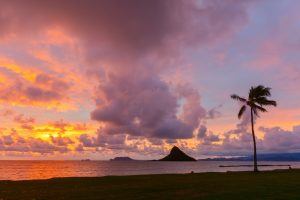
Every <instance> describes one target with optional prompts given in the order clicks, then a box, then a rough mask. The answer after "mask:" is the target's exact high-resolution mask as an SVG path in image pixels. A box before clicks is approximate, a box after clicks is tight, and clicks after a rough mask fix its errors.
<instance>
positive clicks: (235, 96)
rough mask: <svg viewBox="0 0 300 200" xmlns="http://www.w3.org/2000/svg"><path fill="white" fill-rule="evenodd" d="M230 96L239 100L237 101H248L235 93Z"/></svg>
mask: <svg viewBox="0 0 300 200" xmlns="http://www.w3.org/2000/svg"><path fill="white" fill-rule="evenodd" d="M230 97H231V98H232V99H234V100H237V101H240V102H246V101H247V100H246V99H245V98H243V97H240V96H238V95H236V94H233V95H231V96H230Z"/></svg>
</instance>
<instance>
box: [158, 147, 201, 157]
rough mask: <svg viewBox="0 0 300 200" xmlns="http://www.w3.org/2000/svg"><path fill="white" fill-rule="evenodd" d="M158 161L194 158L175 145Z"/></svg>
mask: <svg viewBox="0 0 300 200" xmlns="http://www.w3.org/2000/svg"><path fill="white" fill-rule="evenodd" d="M158 161H196V159H195V158H192V157H190V156H188V155H186V154H185V153H184V152H183V151H181V150H180V149H179V148H178V147H177V146H174V147H173V148H172V149H171V152H170V154H169V155H167V156H166V157H164V158H162V159H159V160H158Z"/></svg>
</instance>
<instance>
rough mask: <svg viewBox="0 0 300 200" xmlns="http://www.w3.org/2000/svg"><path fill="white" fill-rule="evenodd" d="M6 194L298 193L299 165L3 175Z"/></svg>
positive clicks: (2, 199)
mask: <svg viewBox="0 0 300 200" xmlns="http://www.w3.org/2000/svg"><path fill="white" fill-rule="evenodd" d="M6 199H17V200H26V199H30V200H33V199H35V200H38V199H43V200H44V199H55V200H60V199H72V200H75V199H82V200H83V199H84V200H89V199H105V200H107V199H118V200H122V199H155V200H156V199H172V200H177V199H185V200H188V199H216V200H219V199H242V200H245V199H263V200H266V199H272V200H273V199H285V200H286V199H300V170H287V171H272V172H271V171H270V172H260V173H257V174H254V173H252V172H234V173H202V174H181V175H179V174H171V175H141V176H107V177H99V178H55V179H49V180H34V181H0V200H6Z"/></svg>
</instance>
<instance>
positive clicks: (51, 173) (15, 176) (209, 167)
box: [0, 160, 300, 180]
mask: <svg viewBox="0 0 300 200" xmlns="http://www.w3.org/2000/svg"><path fill="white" fill-rule="evenodd" d="M251 164H252V162H245V161H197V162H158V161H4V160H3V161H0V180H31V179H49V178H54V177H100V176H108V175H118V176H119V175H121V176H122V175H140V174H173V173H190V172H191V171H194V172H195V173H199V172H226V171H250V170H252V167H234V168H227V167H219V166H220V165H251ZM259 164H260V165H291V166H292V168H300V162H273V161H272V162H271V161H266V162H263V161H262V162H259ZM287 168H288V167H287V166H266V167H259V169H260V170H273V169H287Z"/></svg>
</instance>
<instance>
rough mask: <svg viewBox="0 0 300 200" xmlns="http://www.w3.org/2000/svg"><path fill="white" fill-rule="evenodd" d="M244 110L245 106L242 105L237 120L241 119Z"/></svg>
mask: <svg viewBox="0 0 300 200" xmlns="http://www.w3.org/2000/svg"><path fill="white" fill-rule="evenodd" d="M245 110H246V105H243V106H242V107H241V109H240V111H239V114H238V118H239V119H241V117H242V115H243V114H244V112H245Z"/></svg>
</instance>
